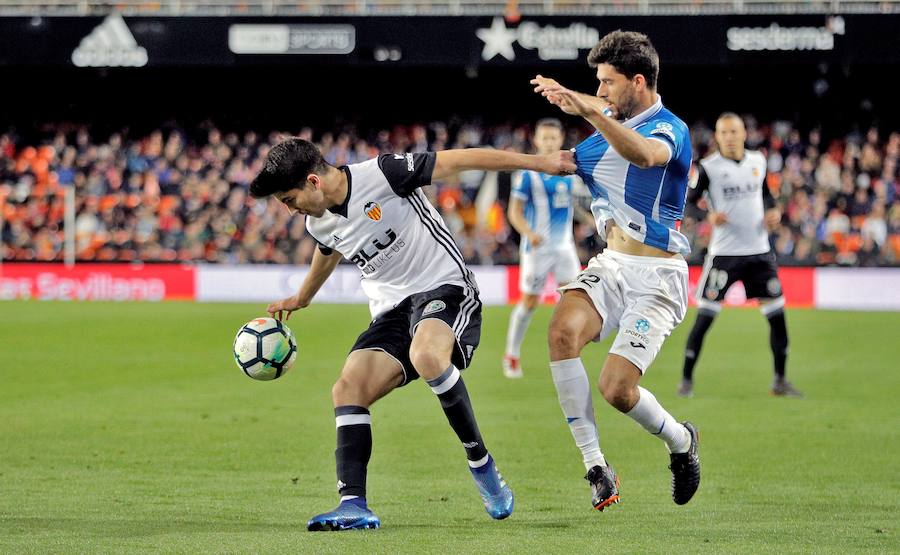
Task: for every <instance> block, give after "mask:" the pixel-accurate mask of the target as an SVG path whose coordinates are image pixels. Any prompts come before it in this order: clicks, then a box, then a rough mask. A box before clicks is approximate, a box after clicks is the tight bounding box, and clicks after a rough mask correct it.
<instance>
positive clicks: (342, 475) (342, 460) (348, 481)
mask: <svg viewBox="0 0 900 555" xmlns="http://www.w3.org/2000/svg"><path fill="white" fill-rule="evenodd" d="M334 417H335V423H336V424H337V449H335V450H334V458H335V462H336V463H337V479H338V492H339V493H340V494H341V496H345V495H358V496H359V497H365V496H366V467H367V466H368V464H369V458H370V457H371V456H372V417H371V416H370V415H369V411H368V410H366V409H364V408H363V407H357V406H353V405H344V406H341V407H335V409H334Z"/></svg>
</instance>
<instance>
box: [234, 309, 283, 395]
mask: <svg viewBox="0 0 900 555" xmlns="http://www.w3.org/2000/svg"><path fill="white" fill-rule="evenodd" d="M296 359H297V341H296V340H295V339H294V334H293V333H292V332H291V329H290V328H289V327H287V326H286V325H284V324H283V323H281V322H280V321H278V320H276V319H275V318H256V319H254V320H250V321H249V322H247V323H246V324H244V325H243V326H241V329H239V330H238V332H237V335H236V336H235V338H234V361H235V362H236V363H237V365H238V368H240V369H241V371H243V372H244V374H247V375H248V376H250V377H251V378H253V379H254V380H274V379H275V378H280V377H281V376H282V375H283V374H284V373H285V372H287V371H288V369H289V368H290V367H291V366H293V364H294V361H295V360H296Z"/></svg>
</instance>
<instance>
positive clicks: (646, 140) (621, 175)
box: [532, 31, 700, 510]
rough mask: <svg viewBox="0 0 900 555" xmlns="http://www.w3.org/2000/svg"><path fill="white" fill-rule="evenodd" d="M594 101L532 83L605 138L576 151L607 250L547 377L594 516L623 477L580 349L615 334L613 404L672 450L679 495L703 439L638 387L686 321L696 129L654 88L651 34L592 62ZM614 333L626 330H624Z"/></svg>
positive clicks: (562, 306)
mask: <svg viewBox="0 0 900 555" xmlns="http://www.w3.org/2000/svg"><path fill="white" fill-rule="evenodd" d="M588 63H589V64H590V66H591V67H593V68H595V69H596V76H597V80H598V81H599V82H600V84H599V87H598V89H597V93H596V96H594V95H588V94H582V93H577V92H574V91H572V90H570V89H567V88H565V87H563V86H562V85H560V84H559V83H558V82H556V81H555V80H553V79H549V78H546V77H543V76H540V75H538V76H537V77H536V78H535V79H533V80H532V84H534V85H535V92H537V93H540V94H542V95H543V96H544V97H546V98H547V100H549V101H550V103H552V104H554V105H555V106H558V107H559V108H560V109H561V110H562V111H563V112H565V113H567V114H571V115H576V116H581V117H583V118H584V119H585V120H587V121H588V122H589V123H590V124H591V125H593V126H594V128H595V129H596V132H595V133H594V134H592V135H591V136H590V137H588V138H587V139H586V140H585V141H583V142H582V143H581V144H579V145H578V146H577V147H576V148H575V149H574V150H575V163H576V165H577V167H578V169H577V173H578V175H579V176H580V177H581V178H582V179H583V180H584V182H585V184H586V185H587V186H588V188H589V189H590V191H591V196H592V197H593V201H592V203H591V211H592V212H593V214H594V218H595V220H596V222H597V230H598V231H599V233H600V236H601V237H602V238H603V239H605V241H606V243H607V247H606V249H605V250H604V251H603V252H602V253H600V254H599V255H597V256H596V257H594V258H593V259H592V260H591V261H590V263H589V265H588V268H587V269H586V270H584V271H583V272H582V273H581V274H579V276H578V277H576V278H575V280H574V281H573V282H572V283H570V284H568V285H566V286H564V287H562V288H561V289H562V291H563V295H562V299H561V300H560V302H559V304H558V305H557V306H556V310H555V311H554V314H553V319H552V321H551V323H550V332H549V343H550V360H551V362H550V369H551V373H552V375H553V382H554V384H555V385H556V389H557V394H558V396H559V400H560V404H561V405H562V408H563V412H564V414H565V416H566V421H567V422H568V423H569V427H570V429H571V432H572V435H573V436H574V438H575V443H576V444H577V445H578V447H579V448H580V449H581V452H582V457H583V461H584V464H585V468H586V469H587V476H585V478H586V479H587V480H588V482H590V484H591V488H592V493H593V499H592V504H593V506H594V508H596V509H597V510H603V509H604V508H605V507H607V506H609V505H610V504H612V503H616V502H618V500H619V479H618V477H617V475H616V473H615V472H614V471H613V469H612V467H610V466H609V464H608V463H607V461H606V460H605V458H604V456H603V454H602V452H601V450H600V443H599V437H598V434H597V426H596V423H595V419H594V409H593V406H592V400H591V387H590V383H589V381H588V378H587V374H586V372H585V368H584V365H583V363H582V361H581V351H582V349H583V348H584V347H585V346H586V345H587V344H588V343H590V342H592V341H599V340H602V339H604V338H606V337H607V336H609V335H611V334H612V333H613V332H616V337H615V341H614V342H613V345H612V348H611V349H610V351H609V356H608V357H607V358H606V361H605V363H604V365H603V369H602V371H601V373H600V380H599V382H598V387H599V389H600V392H601V393H602V395H603V397H604V399H606V401H607V402H609V403H610V404H611V405H612V406H614V407H615V408H616V409H618V410H619V411H621V412H623V413H625V414H627V415H628V416H630V417H631V418H632V419H634V420H635V421H636V422H637V423H638V424H640V425H641V426H642V427H643V428H644V429H645V430H647V431H648V432H650V433H651V434H653V435H655V436H656V437H658V438H659V439H661V440H662V441H663V442H664V443H665V445H666V447H667V448H668V450H669V453H670V466H669V468H670V469H671V471H672V498H673V500H674V501H675V503H677V504H679V505H681V504H684V503H687V502H688V501H690V499H691V498H692V497H693V495H694V493H695V492H696V491H697V488H698V487H699V485H700V457H699V453H698V433H697V430H696V428H695V427H694V426H693V425H692V424H691V423H690V422H684V423H679V422H678V421H677V420H675V418H673V417H672V415H671V414H669V413H668V412H667V411H666V410H665V409H664V408H663V407H662V405H660V403H659V402H658V401H657V400H656V397H654V396H653V394H652V393H650V392H649V391H647V390H646V389H644V388H643V387H640V386H639V385H638V383H639V381H640V379H641V377H642V376H643V374H644V372H645V371H646V370H647V367H648V366H649V365H650V363H651V362H652V361H653V359H654V358H655V357H656V355H657V354H658V353H659V350H660V348H661V347H662V344H663V341H664V340H665V338H666V337H668V336H669V334H671V332H672V330H673V328H674V327H675V326H676V325H678V324H679V323H680V322H681V321H682V320H683V319H684V316H685V312H686V310H687V276H688V268H687V263H686V262H685V260H684V256H683V255H685V254H688V253H689V252H690V245H689V243H688V240H687V238H685V237H684V235H682V234H681V233H679V231H678V229H679V226H680V223H681V218H682V212H683V210H684V199H685V194H686V190H687V185H688V172H689V170H690V166H691V143H690V136H689V132H688V128H687V126H686V125H685V124H684V122H683V121H681V120H680V119H679V118H678V117H677V116H675V115H674V114H673V113H672V112H670V111H669V110H668V109H666V108H665V107H664V106H663V104H662V99H661V97H660V96H659V94H657V92H656V82H657V76H658V74H659V56H658V54H657V53H656V49H655V48H654V47H653V45H652V44H651V43H650V39H649V38H647V36H646V35H643V34H641V33H635V32H623V31H613V32H612V33H609V34H608V35H606V36H605V37H603V38H602V39H601V40H600V42H599V43H597V45H596V46H595V47H594V48H593V49H592V50H591V52H590V54H589V55H588ZM616 330H617V331H616Z"/></svg>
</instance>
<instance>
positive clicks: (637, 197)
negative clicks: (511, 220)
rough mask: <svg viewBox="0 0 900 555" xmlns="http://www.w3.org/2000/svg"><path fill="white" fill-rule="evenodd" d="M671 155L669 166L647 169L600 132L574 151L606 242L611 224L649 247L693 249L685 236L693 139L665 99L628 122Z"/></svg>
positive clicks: (670, 250)
mask: <svg viewBox="0 0 900 555" xmlns="http://www.w3.org/2000/svg"><path fill="white" fill-rule="evenodd" d="M622 124H623V125H625V126H626V127H630V128H632V129H634V130H635V131H637V132H638V133H640V134H641V136H643V137H647V138H648V139H652V140H657V141H660V142H662V143H663V144H665V145H666V146H667V147H668V148H669V151H670V157H669V162H668V163H667V164H666V165H665V166H654V167H652V168H646V169H642V168H639V167H638V166H635V165H632V164H631V163H630V162H628V160H626V159H624V158H623V157H622V156H621V155H620V154H619V153H618V152H616V151H615V150H614V149H612V148H610V146H609V143H608V142H606V139H605V138H604V137H603V135H601V134H600V133H594V134H593V135H591V136H590V137H588V138H587V139H585V140H584V141H583V142H582V143H581V144H579V145H578V146H576V147H575V148H574V149H573V150H574V152H575V163H576V165H577V166H578V169H577V172H576V173H577V174H578V175H579V176H580V177H581V178H582V179H583V180H584V182H585V184H586V185H587V186H588V189H590V191H591V196H592V197H593V199H594V200H593V202H592V203H591V211H592V212H593V214H594V219H595V220H596V222H597V231H598V232H599V233H600V237H602V238H603V239H604V240H606V222H607V221H608V220H610V219H612V220H615V222H616V225H618V226H619V227H620V228H621V229H622V230H623V231H624V232H625V233H627V234H628V235H629V236H631V237H633V238H634V239H637V240H638V241H641V242H642V243H644V244H647V245H650V246H653V247H656V248H659V249H662V250H665V251H668V252H676V253H681V254H684V255H686V254H689V253H690V252H691V246H690V243H689V242H688V240H687V238H686V237H685V236H684V235H682V234H681V233H679V231H678V228H679V227H680V226H681V219H682V217H683V214H684V198H685V194H686V191H687V186H688V173H689V172H690V168H691V139H690V133H689V131H688V127H687V125H685V123H684V122H683V121H681V120H680V119H679V118H678V117H677V116H675V114H673V113H672V112H670V111H669V110H668V109H666V108H665V107H663V105H662V98H661V97H659V98H658V99H657V101H656V103H655V104H654V105H653V106H651V107H650V108H648V109H647V110H645V111H643V112H641V113H640V114H638V115H636V116H634V117H632V118H630V119H627V120H625V121H623V122H622Z"/></svg>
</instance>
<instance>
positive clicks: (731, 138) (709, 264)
mask: <svg viewBox="0 0 900 555" xmlns="http://www.w3.org/2000/svg"><path fill="white" fill-rule="evenodd" d="M746 140H747V130H746V129H745V127H744V121H743V120H742V119H741V117H740V116H738V115H737V114H735V113H733V112H726V113H724V114H722V115H721V116H719V119H718V120H717V121H716V144H717V146H718V149H719V150H718V152H714V153H712V154H711V155H709V156H707V157H706V158H704V159H703V160H701V161H700V164H699V176H698V179H697V184H696V186H695V187H694V188H693V189H691V190H690V191H689V192H688V202H690V203H696V202H697V201H698V200H700V198H701V197H702V196H705V197H706V202H707V206H708V207H709V215H708V219H709V221H710V222H711V223H712V224H713V235H712V241H711V242H710V245H709V250H708V252H707V253H706V261H705V262H704V264H703V275H702V277H701V278H700V283H698V284H697V306H698V310H697V319H696V320H694V326H693V327H692V328H691V334H690V336H688V340H687V345H686V346H685V351H684V369H683V372H682V375H683V377H682V380H681V385H680V386H679V387H678V394H679V395H680V396H682V397H691V396H692V395H693V394H694V365H695V364H696V362H697V357H699V356H700V348H701V347H702V346H703V337H704V336H705V335H706V332H707V331H709V328H710V326H711V325H712V323H713V320H714V319H715V317H716V316H717V315H718V314H719V312H721V310H722V304H721V302H722V300H723V299H724V298H725V293H726V292H727V291H728V288H729V287H731V285H732V284H733V283H734V282H736V281H742V282H743V283H744V289H746V291H747V298H748V299H759V303H760V305H759V310H760V312H762V313H763V315H764V316H765V317H766V319H767V320H768V321H769V346H770V347H771V348H772V360H773V363H774V364H773V369H774V373H775V378H774V380H773V382H772V388H771V393H772V395H777V396H781V397H802V396H803V394H802V393H800V391H798V390H797V388H795V387H794V386H793V385H792V384H791V383H790V382H788V381H787V380H786V379H785V375H784V374H785V368H784V366H785V362H786V360H787V353H788V335H787V325H786V324H785V319H784V296H783V295H782V291H781V281H779V279H778V266H777V265H776V263H775V253H773V252H772V250H771V248H770V246H769V234H768V232H767V230H766V228H767V227H774V226H777V225H778V222H779V221H780V219H781V212H780V211H779V209H778V207H777V206H776V205H775V199H774V198H773V197H772V193H771V192H770V191H769V186H768V183H767V181H766V157H765V156H763V155H762V153H760V152H758V151H755V150H746V149H745V148H744V141H746Z"/></svg>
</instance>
